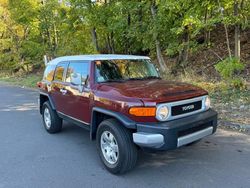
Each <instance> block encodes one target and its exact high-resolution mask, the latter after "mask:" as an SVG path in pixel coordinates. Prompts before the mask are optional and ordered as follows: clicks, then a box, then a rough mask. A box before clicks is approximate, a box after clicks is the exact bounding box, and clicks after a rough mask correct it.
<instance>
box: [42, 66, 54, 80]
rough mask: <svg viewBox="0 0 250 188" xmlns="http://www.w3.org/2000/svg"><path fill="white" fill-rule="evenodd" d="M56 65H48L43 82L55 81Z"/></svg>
mask: <svg viewBox="0 0 250 188" xmlns="http://www.w3.org/2000/svg"><path fill="white" fill-rule="evenodd" d="M55 67H56V66H55V65H48V66H47V67H46V69H45V71H44V75H43V80H47V81H50V82H51V81H52V80H53V76H54V72H55Z"/></svg>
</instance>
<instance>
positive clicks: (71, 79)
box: [66, 61, 89, 87]
mask: <svg viewBox="0 0 250 188" xmlns="http://www.w3.org/2000/svg"><path fill="white" fill-rule="evenodd" d="M88 78H89V62H82V61H75V62H70V63H69V67H68V70H67V75H66V82H68V83H71V84H72V85H76V86H78V85H85V86H87V87H88V84H89V83H88Z"/></svg>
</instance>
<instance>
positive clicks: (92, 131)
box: [90, 107, 136, 140]
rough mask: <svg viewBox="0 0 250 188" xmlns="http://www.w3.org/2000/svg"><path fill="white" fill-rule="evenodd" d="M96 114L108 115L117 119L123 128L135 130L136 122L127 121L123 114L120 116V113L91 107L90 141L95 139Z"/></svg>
mask: <svg viewBox="0 0 250 188" xmlns="http://www.w3.org/2000/svg"><path fill="white" fill-rule="evenodd" d="M96 112H98V113H102V114H105V115H108V116H110V117H113V118H115V119H117V120H118V121H120V122H121V123H122V125H123V126H125V127H126V128H128V129H136V122H135V121H133V120H131V119H129V118H128V117H127V116H125V115H124V114H122V113H120V112H115V111H111V110H107V109H104V108H100V107H93V109H92V116H91V126H90V138H91V140H93V139H95V133H96V131H97V127H98V122H97V117H96V115H97V113H96Z"/></svg>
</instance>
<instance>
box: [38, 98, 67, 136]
mask: <svg viewBox="0 0 250 188" xmlns="http://www.w3.org/2000/svg"><path fill="white" fill-rule="evenodd" d="M46 109H48V111H47V112H49V114H50V119H51V125H50V126H47V125H46V122H45V111H46ZM42 117H43V125H44V128H45V129H46V131H48V132H49V133H51V134H53V133H57V132H60V131H61V130H62V119H61V118H60V117H59V116H58V115H57V113H56V111H55V110H53V109H52V107H51V105H50V103H49V101H47V102H45V103H43V107H42Z"/></svg>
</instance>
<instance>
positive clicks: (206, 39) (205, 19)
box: [204, 6, 210, 46]
mask: <svg viewBox="0 0 250 188" xmlns="http://www.w3.org/2000/svg"><path fill="white" fill-rule="evenodd" d="M208 19H209V10H208V6H207V7H206V10H205V18H204V22H205V34H204V35H205V44H206V46H210V29H209V28H208V26H207V24H208Z"/></svg>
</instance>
